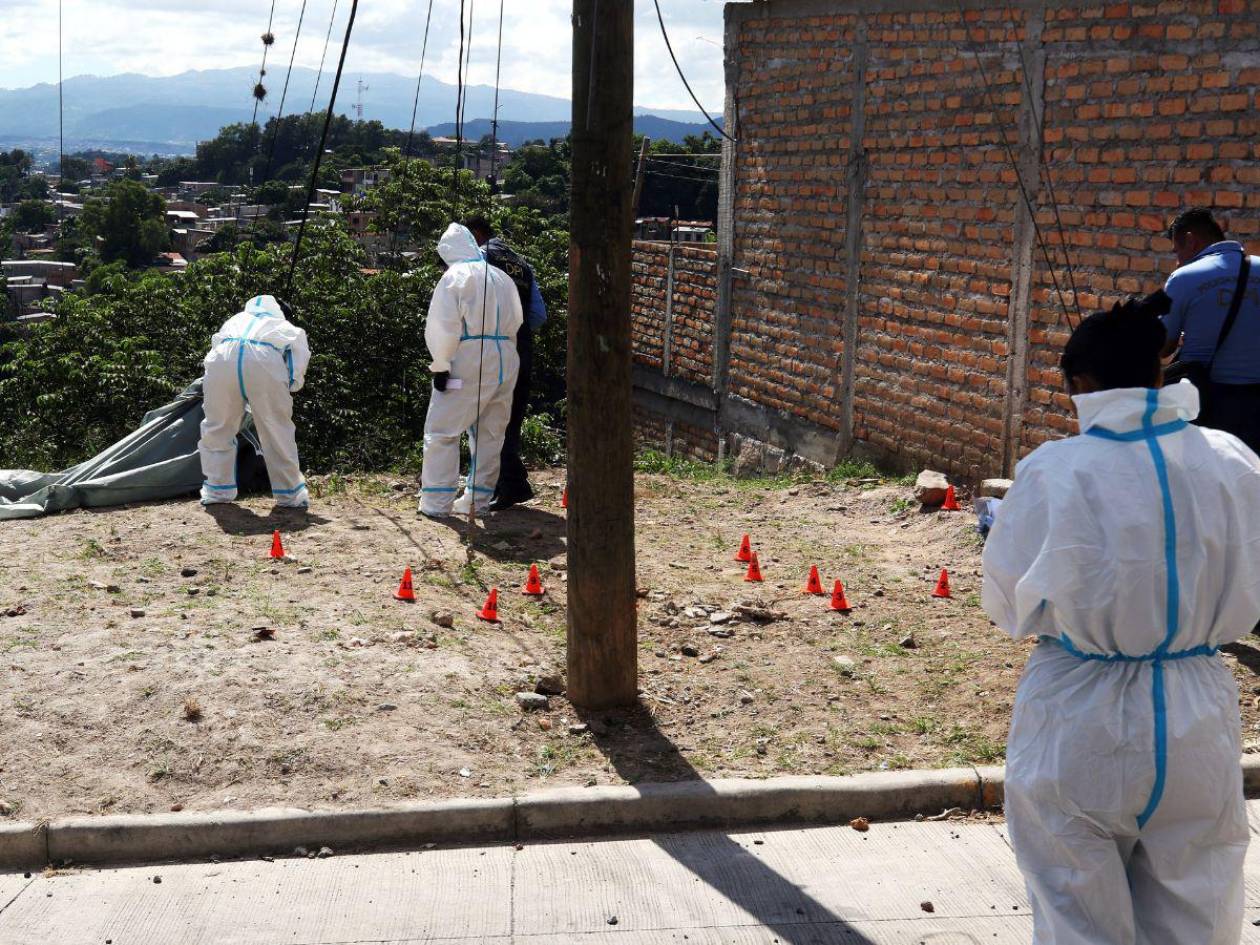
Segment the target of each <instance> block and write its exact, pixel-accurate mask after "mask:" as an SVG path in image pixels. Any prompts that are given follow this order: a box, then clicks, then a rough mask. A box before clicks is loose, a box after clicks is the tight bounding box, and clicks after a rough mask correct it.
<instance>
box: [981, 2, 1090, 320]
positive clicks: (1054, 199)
mask: <svg viewBox="0 0 1260 945" xmlns="http://www.w3.org/2000/svg"><path fill="white" fill-rule="evenodd" d="M963 28H964V29H966V24H963ZM1019 64H1020V67H1021V68H1020V72H1022V73H1023V75H1024V88H1025V90H1026V91H1027V92H1028V109H1029V111H1031V112H1032V118H1033V125H1034V127H1036V128H1037V129H1038V130H1039V131H1040V129H1042V128H1044V127H1045V125H1044V124H1043V119H1044V118H1045V109H1042V113H1041V114H1040V115H1038V114H1037V98H1036V96H1035V95H1033V87H1032V77H1031V76H1029V74H1028V62H1027V60H1025V59H1024V47H1023V45H1020V47H1019ZM1037 166H1038V168H1039V169H1040V177H1041V179H1042V180H1043V181H1045V184H1046V192H1047V194H1048V195H1049V197H1050V206H1051V208H1052V209H1053V210H1054V225H1055V228H1056V229H1058V231H1059V246H1060V248H1061V249H1062V250H1063V264H1064V265H1065V266H1066V267H1067V273H1068V283H1069V284H1070V285H1071V286H1072V301H1073V303H1074V304H1075V305H1076V315H1077V317H1078V318H1080V317H1082V316H1081V303H1080V294H1079V293H1078V292H1077V291H1076V271H1075V269H1074V267H1073V266H1072V257H1071V255H1070V254H1069V253H1068V241H1067V233H1065V232H1064V229H1063V217H1062V215H1060V213H1059V196H1058V194H1056V193H1055V191H1054V175H1053V174H1051V173H1050V168H1049V167H1047V166H1046V165H1045V163H1044V162H1043V161H1042V160H1040V159H1039V160H1038V161H1037Z"/></svg>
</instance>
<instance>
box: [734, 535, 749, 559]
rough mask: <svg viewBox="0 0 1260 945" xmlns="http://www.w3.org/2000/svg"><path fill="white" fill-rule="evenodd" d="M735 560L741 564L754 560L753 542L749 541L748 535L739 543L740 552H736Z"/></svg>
mask: <svg viewBox="0 0 1260 945" xmlns="http://www.w3.org/2000/svg"><path fill="white" fill-rule="evenodd" d="M735 560H736V561H740V562H747V561H751V560H752V542H750V541H749V540H748V536H747V535H745V536H744V537H743V540H742V541H740V543H739V551H737V552H735Z"/></svg>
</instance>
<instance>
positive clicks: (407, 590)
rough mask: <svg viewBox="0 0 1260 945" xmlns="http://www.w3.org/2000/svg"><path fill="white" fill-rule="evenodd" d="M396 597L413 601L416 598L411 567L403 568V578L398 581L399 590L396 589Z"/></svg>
mask: <svg viewBox="0 0 1260 945" xmlns="http://www.w3.org/2000/svg"><path fill="white" fill-rule="evenodd" d="M394 598H395V599H396V600H411V601H414V600H415V599H416V592H415V589H414V588H413V587H412V586H411V568H405V569H403V576H402V580H401V581H400V582H399V583H398V590H396V591H394Z"/></svg>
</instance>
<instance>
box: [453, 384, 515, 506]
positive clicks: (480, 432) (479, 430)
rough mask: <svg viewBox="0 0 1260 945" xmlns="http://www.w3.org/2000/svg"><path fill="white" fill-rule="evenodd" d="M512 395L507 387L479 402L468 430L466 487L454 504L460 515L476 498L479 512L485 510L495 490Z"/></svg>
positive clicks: (491, 393) (510, 410)
mask: <svg viewBox="0 0 1260 945" xmlns="http://www.w3.org/2000/svg"><path fill="white" fill-rule="evenodd" d="M512 393H513V390H512V388H511V387H508V386H501V387H498V388H495V389H494V390H493V391H491V392H490V393H489V395H488V397H489V399H488V400H483V401H482V403H481V419H480V420H479V421H478V422H476V423H475V424H474V425H473V426H472V428H471V429H470V430H469V431H468V450H469V453H470V454H471V456H472V460H471V463H470V465H469V469H468V486H467V488H465V490H464V494H463V495H462V496H460V497H459V500H458V501H457V502H456V505H455V507H456V510H457V511H459V512H461V513H464V514H466V513H467V512H468V509H469V506H470V504H471V503H472V496H476V499H477V511H478V512H484V511H485V510H486V509H488V508H489V506H490V501H491V500H492V499H493V498H494V487H495V486H496V485H497V484H498V482H499V468H500V460H501V459H502V454H503V435H504V434H505V433H506V432H507V426H508V420H509V419H510V418H511V414H512ZM470 494H471V495H470Z"/></svg>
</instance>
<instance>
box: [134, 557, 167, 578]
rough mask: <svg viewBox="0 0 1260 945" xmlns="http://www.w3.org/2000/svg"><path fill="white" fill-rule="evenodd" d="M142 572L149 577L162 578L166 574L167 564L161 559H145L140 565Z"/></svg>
mask: <svg viewBox="0 0 1260 945" xmlns="http://www.w3.org/2000/svg"><path fill="white" fill-rule="evenodd" d="M140 570H141V571H143V572H144V573H145V574H147V575H148V576H149V577H161V576H162V575H163V574H165V573H166V564H165V563H164V562H163V561H162V559H161V558H145V559H144V561H142V562H141V563H140Z"/></svg>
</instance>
